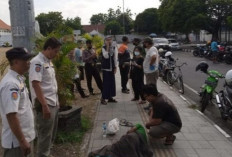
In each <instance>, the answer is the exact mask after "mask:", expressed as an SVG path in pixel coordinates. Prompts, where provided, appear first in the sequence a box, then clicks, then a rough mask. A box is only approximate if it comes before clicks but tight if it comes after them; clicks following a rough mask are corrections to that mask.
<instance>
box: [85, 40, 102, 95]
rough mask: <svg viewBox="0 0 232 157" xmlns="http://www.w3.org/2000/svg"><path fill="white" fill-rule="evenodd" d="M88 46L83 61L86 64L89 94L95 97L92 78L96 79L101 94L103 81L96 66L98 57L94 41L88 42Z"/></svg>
mask: <svg viewBox="0 0 232 157" xmlns="http://www.w3.org/2000/svg"><path fill="white" fill-rule="evenodd" d="M86 46H87V49H85V50H84V51H83V54H82V59H83V62H85V74H86V79H87V86H88V89H89V93H90V94H91V95H94V92H93V88H92V77H94V79H95V81H96V83H97V86H98V88H99V89H100V90H101V92H102V80H101V77H100V74H99V71H98V69H97V66H96V62H97V55H96V52H95V50H94V49H93V46H92V41H91V40H87V41H86Z"/></svg>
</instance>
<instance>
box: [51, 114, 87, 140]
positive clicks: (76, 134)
mask: <svg viewBox="0 0 232 157" xmlns="http://www.w3.org/2000/svg"><path fill="white" fill-rule="evenodd" d="M90 128H91V120H90V119H89V118H87V117H85V116H82V117H81V128H80V129H78V130H74V131H72V132H65V131H58V132H57V136H56V140H55V142H56V143H57V144H63V143H81V142H82V140H83V137H84V135H85V133H86V132H87V131H88V130H89V129H90Z"/></svg>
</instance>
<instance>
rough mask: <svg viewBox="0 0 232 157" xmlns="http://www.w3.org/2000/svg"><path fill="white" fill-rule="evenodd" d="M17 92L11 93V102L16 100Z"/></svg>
mask: <svg viewBox="0 0 232 157" xmlns="http://www.w3.org/2000/svg"><path fill="white" fill-rule="evenodd" d="M18 97H19V96H18V92H12V93H11V98H12V99H13V100H17V99H18Z"/></svg>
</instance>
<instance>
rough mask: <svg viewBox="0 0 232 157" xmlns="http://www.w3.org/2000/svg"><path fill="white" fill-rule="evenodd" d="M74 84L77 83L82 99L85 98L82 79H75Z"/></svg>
mask: <svg viewBox="0 0 232 157" xmlns="http://www.w3.org/2000/svg"><path fill="white" fill-rule="evenodd" d="M74 83H75V85H76V88H77V91H78V92H79V93H80V95H81V97H84V96H85V93H84V91H83V89H82V87H81V80H80V78H78V79H75V80H74Z"/></svg>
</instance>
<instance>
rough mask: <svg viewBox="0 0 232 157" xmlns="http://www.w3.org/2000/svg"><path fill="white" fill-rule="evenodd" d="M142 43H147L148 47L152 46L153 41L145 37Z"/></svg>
mask: <svg viewBox="0 0 232 157" xmlns="http://www.w3.org/2000/svg"><path fill="white" fill-rule="evenodd" d="M143 43H148V44H149V45H153V40H152V38H150V37H147V38H145V39H144V40H143Z"/></svg>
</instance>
